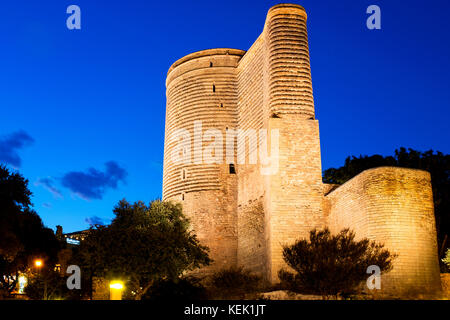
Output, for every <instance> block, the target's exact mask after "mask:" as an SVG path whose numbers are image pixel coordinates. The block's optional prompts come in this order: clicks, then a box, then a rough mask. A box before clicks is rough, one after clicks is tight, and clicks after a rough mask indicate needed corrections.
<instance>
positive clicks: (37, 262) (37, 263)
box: [34, 259, 48, 300]
mask: <svg viewBox="0 0 450 320" xmlns="http://www.w3.org/2000/svg"><path fill="white" fill-rule="evenodd" d="M34 266H35V267H36V268H37V270H38V275H39V276H40V275H41V272H40V269H41V268H42V267H43V266H44V262H43V261H42V259H36V260H34ZM47 298H48V297H47V279H46V278H45V277H44V300H47Z"/></svg>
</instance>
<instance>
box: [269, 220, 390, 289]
mask: <svg viewBox="0 0 450 320" xmlns="http://www.w3.org/2000/svg"><path fill="white" fill-rule="evenodd" d="M394 257H395V255H393V254H391V253H390V252H389V251H388V250H386V249H383V245H381V244H377V243H375V242H373V241H369V240H368V239H362V240H360V241H356V240H355V234H354V232H352V231H350V230H349V229H344V230H342V231H341V232H340V233H338V234H337V235H331V233H330V231H329V230H328V229H324V230H312V231H311V232H310V234H309V241H308V240H298V241H297V242H295V243H294V244H293V245H288V246H284V247H283V258H284V261H285V262H286V263H287V265H288V266H289V267H291V268H292V269H293V271H294V272H293V273H292V272H290V271H286V270H284V269H282V270H280V271H279V273H278V276H279V278H280V280H281V284H282V286H283V287H285V288H287V289H290V290H292V291H294V292H299V293H306V294H318V295H321V296H323V297H328V296H336V297H337V296H339V295H341V296H347V295H350V294H353V293H355V292H356V291H357V287H358V285H360V284H361V282H363V281H364V280H367V277H368V275H367V268H368V267H369V266H371V265H376V266H378V267H379V268H380V270H381V272H382V273H383V272H388V271H389V270H391V268H392V259H393V258H394Z"/></svg>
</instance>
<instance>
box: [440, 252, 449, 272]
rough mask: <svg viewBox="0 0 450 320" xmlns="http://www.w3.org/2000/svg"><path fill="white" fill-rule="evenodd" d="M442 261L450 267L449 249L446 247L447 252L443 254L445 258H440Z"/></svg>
mask: <svg viewBox="0 0 450 320" xmlns="http://www.w3.org/2000/svg"><path fill="white" fill-rule="evenodd" d="M442 262H444V263H445V264H446V265H447V268H449V269H450V249H447V252H446V254H445V258H444V259H442Z"/></svg>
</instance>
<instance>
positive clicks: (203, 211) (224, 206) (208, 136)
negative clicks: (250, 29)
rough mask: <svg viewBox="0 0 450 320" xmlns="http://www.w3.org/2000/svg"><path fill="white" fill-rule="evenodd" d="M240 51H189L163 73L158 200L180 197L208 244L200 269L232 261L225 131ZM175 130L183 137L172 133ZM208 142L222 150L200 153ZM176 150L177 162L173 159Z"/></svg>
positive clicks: (232, 195)
mask: <svg viewBox="0 0 450 320" xmlns="http://www.w3.org/2000/svg"><path fill="white" fill-rule="evenodd" d="M244 53H245V51H242V50H236V49H211V50H204V51H200V52H196V53H192V54H189V55H187V56H186V57H184V58H182V59H180V60H178V61H176V62H175V63H174V64H173V65H172V66H171V67H170V69H169V72H168V75H167V81H166V88H167V93H166V94H167V110H166V132H165V148H164V173H163V199H164V200H175V201H181V202H182V205H183V211H184V213H185V214H186V215H187V216H188V217H189V218H190V220H191V226H192V227H193V229H194V232H195V233H196V234H197V236H198V238H199V240H200V241H201V242H202V244H204V245H206V246H208V247H209V249H210V256H211V257H212V258H213V259H214V263H213V264H212V265H211V267H210V268H207V269H204V270H203V272H205V271H208V269H217V266H220V267H221V268H222V267H223V268H225V267H229V266H234V265H236V260H237V232H236V203H237V201H236V198H237V187H236V183H237V178H236V172H235V171H234V169H235V168H234V167H233V166H231V167H230V165H229V164H227V163H226V162H225V154H226V150H225V147H226V144H225V136H226V131H227V130H228V129H229V128H230V129H231V128H235V127H236V122H237V110H236V108H237V89H236V88H237V86H236V81H237V80H236V66H237V64H238V61H239V60H240V58H241V57H242V56H243V55H244ZM179 132H182V133H183V135H184V136H183V137H184V140H183V139H178V138H177V137H178V136H179V135H177V133H179ZM220 135H222V137H220ZM212 144H214V145H215V146H218V144H222V145H219V148H220V149H222V150H223V152H222V155H220V152H217V148H216V149H215V151H214V152H212V153H211V154H212V155H213V156H214V157H215V158H214V159H215V161H214V163H211V162H212V161H211V159H209V158H208V157H207V154H204V153H205V152H206V151H205V150H208V146H211V145H212ZM180 146H181V147H180ZM213 149H214V148H213ZM178 153H180V157H184V158H183V159H184V160H183V161H174V160H176V159H175V158H176V155H178ZM174 157H175V158H174Z"/></svg>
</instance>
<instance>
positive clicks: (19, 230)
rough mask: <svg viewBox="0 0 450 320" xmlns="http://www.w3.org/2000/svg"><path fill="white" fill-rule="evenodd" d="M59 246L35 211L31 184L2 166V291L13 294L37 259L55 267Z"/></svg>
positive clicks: (0, 215)
mask: <svg viewBox="0 0 450 320" xmlns="http://www.w3.org/2000/svg"><path fill="white" fill-rule="evenodd" d="M58 250H59V242H58V241H57V240H56V237H55V235H54V233H53V231H52V230H51V229H48V228H45V227H44V225H43V223H42V220H41V218H40V217H39V216H38V215H37V213H36V212H35V211H34V210H33V209H32V204H31V192H30V190H29V189H28V180H26V179H25V178H24V177H23V176H21V175H20V174H19V173H17V172H11V171H10V170H9V169H8V168H7V167H6V166H2V165H0V290H2V291H3V292H4V293H6V294H10V293H11V292H12V291H13V290H14V289H15V287H16V285H17V281H18V276H19V273H20V272H25V271H26V270H27V269H28V268H29V267H30V266H31V265H32V263H33V260H34V259H35V258H40V259H43V260H44V261H45V267H50V266H51V267H53V266H54V263H55V262H56V259H57V252H58Z"/></svg>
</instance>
